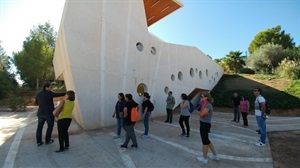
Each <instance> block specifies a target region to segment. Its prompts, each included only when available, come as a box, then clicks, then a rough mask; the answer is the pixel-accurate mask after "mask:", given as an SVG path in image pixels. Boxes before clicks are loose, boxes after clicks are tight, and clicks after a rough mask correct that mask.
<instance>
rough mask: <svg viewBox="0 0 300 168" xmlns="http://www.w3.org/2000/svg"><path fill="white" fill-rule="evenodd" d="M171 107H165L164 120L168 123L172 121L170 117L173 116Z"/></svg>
mask: <svg viewBox="0 0 300 168" xmlns="http://www.w3.org/2000/svg"><path fill="white" fill-rule="evenodd" d="M172 111H173V110H172V109H168V108H167V120H166V122H170V123H172V118H173V113H172Z"/></svg>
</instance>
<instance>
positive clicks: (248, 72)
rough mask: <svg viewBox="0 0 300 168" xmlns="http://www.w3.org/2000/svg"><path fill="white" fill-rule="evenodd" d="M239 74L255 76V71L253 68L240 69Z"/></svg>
mask: <svg viewBox="0 0 300 168" xmlns="http://www.w3.org/2000/svg"><path fill="white" fill-rule="evenodd" d="M238 73H239V74H254V73H255V72H254V70H252V69H251V68H240V69H239V70H238Z"/></svg>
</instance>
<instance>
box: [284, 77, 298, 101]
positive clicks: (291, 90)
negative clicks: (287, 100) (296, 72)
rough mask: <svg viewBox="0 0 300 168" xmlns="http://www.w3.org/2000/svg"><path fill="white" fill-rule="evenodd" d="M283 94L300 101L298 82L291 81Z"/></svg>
mask: <svg viewBox="0 0 300 168" xmlns="http://www.w3.org/2000/svg"><path fill="white" fill-rule="evenodd" d="M285 92H286V93H288V94H290V95H293V96H295V97H297V98H299V99H300V80H293V81H291V82H290V84H289V87H288V88H287V89H286V90H285Z"/></svg>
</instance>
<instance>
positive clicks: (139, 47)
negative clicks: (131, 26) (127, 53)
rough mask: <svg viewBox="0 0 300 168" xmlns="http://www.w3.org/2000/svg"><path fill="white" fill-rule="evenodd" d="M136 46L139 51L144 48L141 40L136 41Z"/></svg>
mask: <svg viewBox="0 0 300 168" xmlns="http://www.w3.org/2000/svg"><path fill="white" fill-rule="evenodd" d="M136 48H137V50H139V51H141V52H142V51H143V50H144V46H143V44H142V43H141V42H138V43H136Z"/></svg>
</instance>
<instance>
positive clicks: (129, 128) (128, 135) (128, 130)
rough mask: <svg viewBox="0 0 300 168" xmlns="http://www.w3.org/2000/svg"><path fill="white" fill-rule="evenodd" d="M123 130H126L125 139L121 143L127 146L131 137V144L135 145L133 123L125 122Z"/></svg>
mask: <svg viewBox="0 0 300 168" xmlns="http://www.w3.org/2000/svg"><path fill="white" fill-rule="evenodd" d="M125 130H126V140H125V142H124V143H123V145H125V146H127V145H128V143H129V140H130V139H131V141H132V143H133V145H137V141H136V136H135V132H134V124H131V125H126V124H125Z"/></svg>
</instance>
